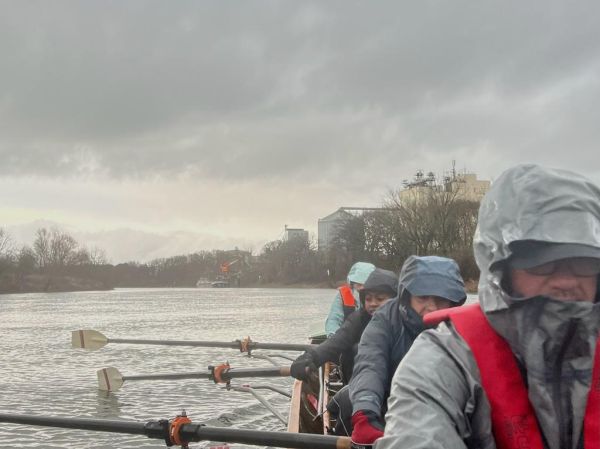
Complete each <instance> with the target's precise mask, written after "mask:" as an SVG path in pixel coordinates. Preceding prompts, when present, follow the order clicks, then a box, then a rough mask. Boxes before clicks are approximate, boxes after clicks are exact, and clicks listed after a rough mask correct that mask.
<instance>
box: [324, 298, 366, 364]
mask: <svg viewBox="0 0 600 449" xmlns="http://www.w3.org/2000/svg"><path fill="white" fill-rule="evenodd" d="M363 313H365V312H363V310H355V311H354V312H352V313H351V314H350V315H349V316H348V318H347V319H346V321H344V323H343V324H342V326H341V327H340V328H339V329H338V330H337V332H336V333H335V334H333V335H332V336H331V337H329V338H328V339H327V340H325V341H324V342H323V343H321V344H320V345H319V346H317V347H316V348H315V353H316V354H317V357H318V364H319V365H322V364H324V363H325V362H337V361H338V359H339V358H340V355H341V354H342V353H343V352H344V351H347V350H349V349H352V347H353V346H354V345H355V344H357V343H358V341H359V340H360V335H361V333H362V328H363V321H362V320H363V317H362V314H363Z"/></svg>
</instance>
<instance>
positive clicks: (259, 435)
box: [181, 424, 350, 449]
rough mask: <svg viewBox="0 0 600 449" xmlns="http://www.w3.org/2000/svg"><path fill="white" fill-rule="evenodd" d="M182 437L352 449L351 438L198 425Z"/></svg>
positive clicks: (300, 448)
mask: <svg viewBox="0 0 600 449" xmlns="http://www.w3.org/2000/svg"><path fill="white" fill-rule="evenodd" d="M181 436H182V437H183V438H184V439H186V440H188V441H203V440H211V441H226V442H227V443H242V444H254V445H257V446H274V447H287V448H298V449H342V448H350V438H339V437H334V436H328V435H313V434H307V433H289V432H271V431H261V430H246V429H231V428H223V427H205V426H200V425H197V424H185V425H184V426H183V427H182V429H181Z"/></svg>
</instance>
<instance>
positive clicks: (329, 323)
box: [325, 290, 344, 337]
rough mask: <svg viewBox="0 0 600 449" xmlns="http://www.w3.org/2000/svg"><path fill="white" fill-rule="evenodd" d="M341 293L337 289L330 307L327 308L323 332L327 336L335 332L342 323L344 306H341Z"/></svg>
mask: <svg viewBox="0 0 600 449" xmlns="http://www.w3.org/2000/svg"><path fill="white" fill-rule="evenodd" d="M343 304H344V303H343V301H342V295H341V293H340V291H339V290H338V291H337V293H336V295H335V299H334V300H333V302H332V303H331V308H330V309H329V315H327V320H325V333H326V334H327V336H328V337H329V336H331V335H333V334H335V332H336V331H337V330H338V329H339V328H340V326H341V325H342V323H343V322H344V307H343Z"/></svg>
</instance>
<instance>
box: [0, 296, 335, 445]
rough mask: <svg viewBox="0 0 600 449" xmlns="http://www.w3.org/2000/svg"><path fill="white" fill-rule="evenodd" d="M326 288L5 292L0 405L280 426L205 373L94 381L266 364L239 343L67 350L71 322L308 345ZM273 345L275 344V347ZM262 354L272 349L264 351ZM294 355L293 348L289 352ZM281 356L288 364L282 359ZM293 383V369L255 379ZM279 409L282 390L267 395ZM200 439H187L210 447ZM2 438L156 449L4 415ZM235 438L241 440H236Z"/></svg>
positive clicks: (129, 333) (173, 335) (0, 313)
mask: <svg viewBox="0 0 600 449" xmlns="http://www.w3.org/2000/svg"><path fill="white" fill-rule="evenodd" d="M334 293H335V292H334V291H333V290H312V289H311V290H306V289H302V290H300V289H298V290H296V289H281V290H279V289H120V290H115V291H109V292H81V293H55V294H26V295H25V294H23V295H0V337H1V338H0V413H32V414H43V415H57V416H65V417H85V418H103V419H128V420H136V421H144V422H145V421H148V420H151V419H158V418H170V417H173V416H175V415H176V414H177V413H179V412H180V411H181V409H186V411H187V412H188V415H189V416H190V417H191V418H192V420H193V421H195V422H206V423H207V424H210V425H220V426H230V425H231V426H235V427H244V428H252V429H263V430H284V427H283V425H282V424H281V423H280V422H279V421H278V420H277V419H276V418H274V417H273V415H272V414H271V413H270V412H269V411H268V410H267V409H266V408H264V407H263V406H262V405H260V404H259V403H258V401H256V400H255V399H254V398H253V397H252V396H251V395H250V394H248V393H240V392H233V391H229V392H228V391H224V390H223V389H222V388H221V387H220V386H217V385H215V384H213V383H212V382H210V381H207V380H175V381H152V382H150V381H143V382H142V381H139V382H133V381H131V382H129V383H128V382H126V383H125V385H124V386H123V387H122V388H121V389H120V390H119V391H117V392H115V393H106V392H101V391H99V390H98V389H97V380H96V370H98V369H100V368H103V367H106V366H114V367H117V368H119V370H120V371H121V372H122V373H123V374H124V375H125V376H127V375H133V374H152V373H170V372H182V371H183V372H187V371H202V370H204V369H206V367H207V366H208V365H210V364H218V363H221V362H224V361H229V362H230V363H231V366H232V367H258V366H267V365H268V363H267V362H265V361H262V360H257V359H249V358H248V357H247V356H244V355H241V354H240V353H239V352H236V351H235V350H229V349H209V348H189V347H187V348H186V347H169V346H141V345H126V344H109V345H107V346H105V347H104V348H102V349H100V350H98V351H95V352H88V351H84V350H80V349H72V348H71V344H70V338H71V331H72V330H77V329H96V330H98V331H100V332H102V333H104V334H105V335H106V336H108V337H109V338H110V337H112V338H146V339H178V340H183V339H187V340H224V341H231V340H235V339H238V338H243V337H245V336H247V335H250V336H251V338H252V339H253V340H256V341H259V342H289V343H304V342H305V341H306V337H307V335H308V334H309V332H310V329H311V325H312V326H313V327H314V325H315V324H317V325H318V324H319V323H322V322H324V320H325V316H326V313H327V311H328V308H329V305H330V303H331V301H332V299H333V297H334ZM270 352H271V353H272V351H270ZM267 353H269V352H267ZM296 354H297V353H288V355H296ZM282 364H289V362H286V361H285V360H282ZM242 383H250V384H255V385H256V384H261V383H263V384H264V383H271V384H274V385H276V386H279V387H282V388H285V389H288V390H289V389H290V387H291V385H292V381H291V379H290V378H281V379H264V380H260V379H251V380H244V381H238V384H242ZM264 394H265V396H267V397H268V399H269V401H270V402H271V403H272V404H273V405H275V406H276V408H277V409H278V410H279V411H280V412H282V413H284V414H286V413H287V407H288V402H289V400H288V399H287V398H285V397H283V396H281V395H278V394H276V393H270V392H267V393H264ZM207 446H210V444H209V443H195V444H192V447H196V448H199V447H207ZM0 447H3V448H24V447H27V448H32V447H34V448H75V447H77V448H163V447H165V445H164V442H161V441H159V440H150V439H147V438H145V437H144V436H132V435H119V434H111V433H103V432H88V431H79V430H68V429H53V428H44V427H31V426H21V425H13V424H3V423H0ZM236 447H242V446H236Z"/></svg>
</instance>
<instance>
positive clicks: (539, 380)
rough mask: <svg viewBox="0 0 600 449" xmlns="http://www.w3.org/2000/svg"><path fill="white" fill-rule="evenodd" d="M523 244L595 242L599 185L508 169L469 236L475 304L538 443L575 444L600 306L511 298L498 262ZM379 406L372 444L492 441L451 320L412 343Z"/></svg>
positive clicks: (561, 447)
mask: <svg viewBox="0 0 600 449" xmlns="http://www.w3.org/2000/svg"><path fill="white" fill-rule="evenodd" d="M522 241H536V242H548V243H571V244H573V243H574V244H579V245H587V246H589V247H596V248H600V189H598V187H597V186H595V185H594V184H593V183H591V182H590V181H588V180H587V179H585V178H583V177H582V176H579V175H577V174H574V173H571V172H567V171H563V170H550V169H544V168H541V167H539V166H536V165H521V166H517V167H514V168H512V169H510V170H508V171H506V172H505V173H503V174H502V176H501V177H500V178H499V179H498V180H497V181H496V182H495V183H494V185H493V186H492V188H491V190H490V192H488V194H487V195H486V197H485V198H484V200H483V201H482V204H481V207H480V212H479V223H478V227H477V231H476V234H475V238H474V249H475V258H476V261H477V264H478V266H479V268H480V270H481V276H480V280H479V299H480V303H481V307H482V309H483V311H484V313H485V315H486V317H487V318H488V320H489V322H490V324H491V325H492V327H493V328H494V329H495V330H496V332H497V333H498V334H500V335H501V336H502V337H503V338H504V339H505V340H506V341H507V342H508V343H509V345H510V347H511V349H512V351H513V353H514V355H515V357H516V358H517V360H518V361H519V364H520V366H521V367H522V372H523V376H524V378H525V383H526V385H527V386H528V391H529V399H530V402H531V404H532V406H533V408H534V410H535V413H536V416H537V420H538V423H539V425H540V430H541V432H542V434H543V440H544V445H545V447H547V448H548V449H575V448H581V447H583V446H582V441H580V439H581V436H582V425H583V417H584V414H585V406H586V402H587V395H588V392H589V388H590V383H591V371H592V366H593V354H594V350H595V346H596V339H597V337H598V332H599V327H600V304H599V303H598V302H596V303H591V302H584V301H559V300H554V299H550V298H547V297H541V296H540V297H533V298H521V297H516V296H513V295H511V292H510V288H507V287H506V285H507V282H506V279H504V276H505V262H506V261H507V260H508V259H510V257H511V256H512V252H513V250H514V247H515V243H516V242H522ZM388 407H389V411H388V414H387V415H386V420H387V426H386V433H385V437H384V438H383V439H381V440H380V441H379V442H378V444H377V446H376V447H377V449H382V448H384V449H385V448H391V447H402V448H405V449H410V448H429V449H436V448H440V449H441V448H449V447H452V448H457V449H458V448H485V449H493V448H495V447H496V445H495V442H494V438H493V434H492V430H491V418H490V406H489V403H488V401H487V397H486V396H485V393H484V392H483V391H482V387H481V383H480V378H479V370H478V368H477V365H476V363H475V361H474V359H473V356H472V354H471V352H470V350H469V348H468V347H467V345H466V343H465V342H464V340H462V338H461V337H460V336H459V335H458V334H457V333H456V332H455V330H454V329H453V328H452V326H451V324H441V325H440V326H439V327H438V329H437V330H435V331H433V330H431V331H426V332H424V333H423V334H421V336H420V337H419V338H418V339H417V341H416V342H415V344H414V345H413V347H412V349H411V351H410V352H409V354H407V356H406V357H405V359H404V361H403V362H402V363H401V365H400V367H399V369H398V371H397V372H396V375H395V376H394V379H393V382H392V394H391V396H390V400H389V403H388Z"/></svg>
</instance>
